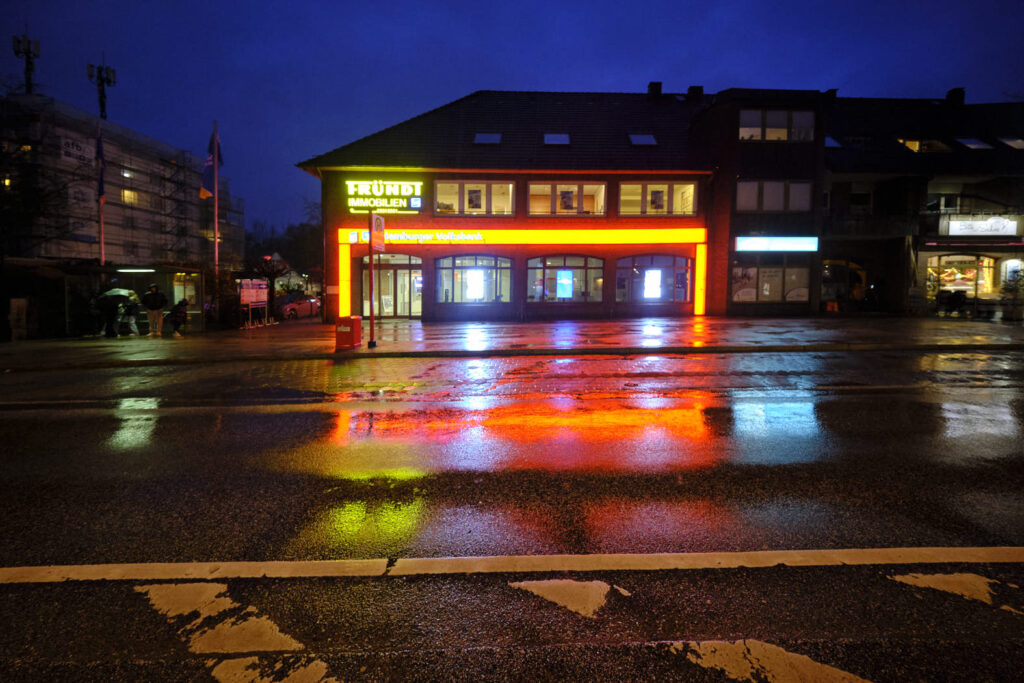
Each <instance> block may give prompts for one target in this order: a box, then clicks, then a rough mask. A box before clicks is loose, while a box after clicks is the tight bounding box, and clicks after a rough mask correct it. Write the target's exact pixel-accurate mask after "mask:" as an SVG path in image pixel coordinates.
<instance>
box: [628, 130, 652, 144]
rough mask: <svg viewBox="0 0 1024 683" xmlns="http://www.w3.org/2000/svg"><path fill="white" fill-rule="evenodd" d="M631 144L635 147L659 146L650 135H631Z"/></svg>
mask: <svg viewBox="0 0 1024 683" xmlns="http://www.w3.org/2000/svg"><path fill="white" fill-rule="evenodd" d="M629 142H630V144H632V145H633V146H634V147H643V146H650V145H657V144H658V141H657V140H655V139H654V136H653V135H651V134H650V133H630V134H629Z"/></svg>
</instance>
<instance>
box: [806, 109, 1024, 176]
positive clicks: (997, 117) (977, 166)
mask: <svg viewBox="0 0 1024 683" xmlns="http://www.w3.org/2000/svg"><path fill="white" fill-rule="evenodd" d="M825 134H826V135H828V136H829V137H832V138H834V139H835V140H836V141H838V142H839V144H840V145H841V146H840V147H838V148H830V149H828V150H827V156H828V161H829V166H830V167H831V168H833V169H834V170H842V171H871V170H875V171H879V172H884V171H888V172H902V173H912V174H932V173H945V174H950V173H986V172H990V173H995V172H999V173H1011V174H1015V175H1020V174H1024V154H1022V153H1021V152H1020V151H1019V150H1015V149H1013V148H1011V147H1009V146H1007V145H1005V144H1003V143H1001V142H1000V141H999V138H1000V137H1024V103H1020V102H1004V103H996V104H958V103H955V102H950V101H948V100H941V99H939V100H928V99H896V98H885V99H882V98H851V97H841V98H836V99H835V100H834V102H833V103H832V105H831V106H830V107H829V111H828V112H827V114H826V131H825ZM958 138H976V139H978V140H980V141H982V142H984V143H987V144H988V145H989V146H990V147H991V149H980V150H979V149H969V148H968V147H966V146H965V145H963V144H961V143H960V142H958ZM900 139H904V140H907V139H909V140H935V141H938V142H939V143H941V144H942V145H944V146H945V147H946V148H948V151H937V152H916V153H915V152H913V151H911V150H910V149H908V148H907V147H905V146H904V145H903V144H901V143H900V142H899V140H900Z"/></svg>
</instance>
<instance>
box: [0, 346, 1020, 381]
mask: <svg viewBox="0 0 1024 683" xmlns="http://www.w3.org/2000/svg"><path fill="white" fill-rule="evenodd" d="M877 351H919V352H931V353H976V352H982V351H1007V352H1013V351H1024V342H1002V343H999V342H990V343H979V344H962V343H960V344H957V343H952V344H890V343H879V344H870V343H867V344H853V343H843V342H836V343H829V344H759V345H756V346H755V345H752V344H725V345H716V346H658V347H649V346H624V347H598V348H577V347H572V348H557V347H543V348H521V349H481V350H477V351H472V350H468V349H441V350H406V351H380V350H374V351H369V350H363V349H353V350H350V351H336V352H334V353H306V354H298V355H296V354H290V355H287V356H285V355H281V354H261V355H251V356H230V357H229V356H222V357H210V356H204V357H179V358H146V359H138V360H131V359H124V360H122V359H110V360H99V361H93V362H80V363H71V364H49V365H25V366H13V367H12V366H5V367H2V368H0V373H3V374H10V373H17V372H42V371H47V370H51V371H52V370H100V369H105V368H136V367H137V368H145V367H159V366H176V365H215V364H220V363H262V362H282V361H316V360H331V361H349V360H370V359H389V358H392V359H393V358H515V357H536V356H693V355H717V354H755V353H869V352H877Z"/></svg>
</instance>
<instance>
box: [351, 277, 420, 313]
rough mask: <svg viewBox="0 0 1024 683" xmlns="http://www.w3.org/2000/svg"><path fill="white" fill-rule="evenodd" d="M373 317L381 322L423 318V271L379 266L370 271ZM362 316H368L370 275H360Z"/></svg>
mask: <svg viewBox="0 0 1024 683" xmlns="http://www.w3.org/2000/svg"><path fill="white" fill-rule="evenodd" d="M373 297H374V306H373V313H374V315H376V316H380V317H381V318H418V317H420V316H421V315H422V314H423V271H422V270H420V269H419V268H416V269H411V268H402V267H400V266H399V267H394V266H382V267H380V268H374V271H373ZM363 315H364V316H369V315H370V273H369V271H368V270H364V271H363Z"/></svg>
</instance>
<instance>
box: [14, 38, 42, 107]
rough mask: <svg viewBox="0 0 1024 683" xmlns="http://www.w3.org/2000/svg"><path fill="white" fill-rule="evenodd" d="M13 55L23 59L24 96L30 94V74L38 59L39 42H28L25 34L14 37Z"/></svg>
mask: <svg viewBox="0 0 1024 683" xmlns="http://www.w3.org/2000/svg"><path fill="white" fill-rule="evenodd" d="M14 55H15V56H16V57H24V58H25V94H26V95H31V94H32V72H33V71H35V69H36V65H35V60H37V59H39V41H38V40H29V39H28V35H27V34H24V33H23V34H21V35H20V36H14Z"/></svg>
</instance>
